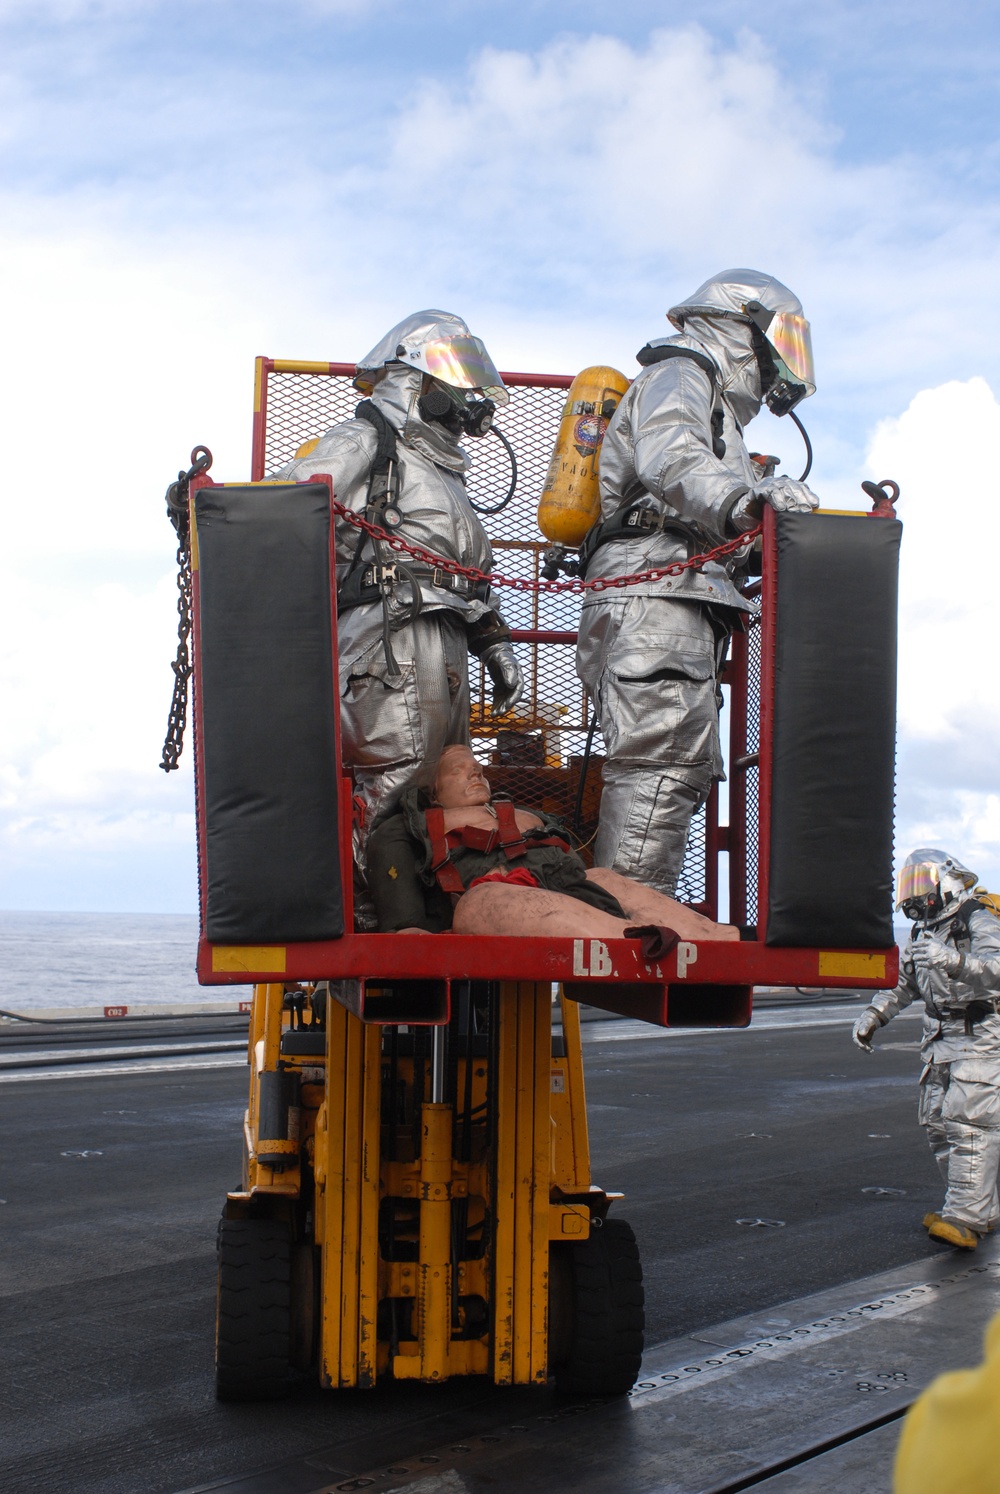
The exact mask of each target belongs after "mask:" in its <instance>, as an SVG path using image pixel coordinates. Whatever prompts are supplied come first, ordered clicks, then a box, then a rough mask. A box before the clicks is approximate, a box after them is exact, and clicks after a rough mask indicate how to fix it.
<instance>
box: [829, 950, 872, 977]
mask: <svg viewBox="0 0 1000 1494" xmlns="http://www.w3.org/2000/svg"><path fill="white" fill-rule="evenodd" d="M819 973H820V975H839V976H841V977H847V978H848V979H854V980H885V955H884V954H857V953H855V952H853V951H851V950H843V949H821V950H820V952H819Z"/></svg>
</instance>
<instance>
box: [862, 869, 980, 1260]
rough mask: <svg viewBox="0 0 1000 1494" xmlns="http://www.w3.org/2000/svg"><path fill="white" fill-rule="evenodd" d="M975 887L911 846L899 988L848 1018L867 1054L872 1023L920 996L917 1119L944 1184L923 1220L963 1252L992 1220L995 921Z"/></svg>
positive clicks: (901, 901)
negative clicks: (908, 927)
mask: <svg viewBox="0 0 1000 1494" xmlns="http://www.w3.org/2000/svg"><path fill="white" fill-rule="evenodd" d="M975 883H976V878H975V876H974V874H973V873H972V872H970V871H969V869H968V868H967V867H965V866H963V865H962V863H961V862H960V861H958V860H957V858H956V857H954V856H950V855H949V854H948V853H947V852H946V851H939V850H933V849H930V848H922V849H920V850H916V851H913V852H911V854H910V855H909V856H908V857H907V858H906V861H905V862H904V863H903V868H902V870H901V872H900V874H899V887H898V898H897V907H899V908H901V909H902V910H903V912H904V913H905V914H906V916H907V917H908V918H911V919H913V920H914V927H913V930H912V932H911V934H910V939H909V942H908V944H907V945H906V948H905V950H904V951H903V955H902V959H901V960H900V967H899V984H898V985H897V986H896V989H895V990H894V991H885V992H880V993H879V995H877V996H876V997H875V999H874V1001H873V1002H872V1003H871V1005H870V1006H868V1007H866V1009H865V1010H864V1011H863V1012H862V1014H861V1016H860V1017H859V1018H858V1020H857V1022H856V1023H855V1024H854V1041H855V1042H856V1043H857V1044H858V1046H859V1047H860V1048H863V1049H864V1050H865V1051H866V1052H869V1053H870V1052H871V1051H872V1038H873V1036H874V1035H875V1033H876V1032H877V1031H878V1029H879V1028H880V1027H884V1026H885V1024H886V1023H887V1022H891V1021H892V1019H893V1017H897V1016H898V1015H899V1013H900V1012H901V1011H903V1010H904V1009H905V1008H906V1007H908V1006H909V1005H910V1004H911V1002H913V1001H918V1000H921V1001H923V1004H924V1030H923V1039H922V1042H921V1056H922V1058H923V1061H924V1068H923V1072H922V1073H921V1076H920V1108H919V1118H920V1122H921V1124H922V1125H923V1126H924V1127H925V1128H926V1131H927V1139H928V1141H929V1142H930V1146H931V1151H932V1152H933V1153H934V1156H935V1158H936V1160H937V1164H938V1167H939V1168H940V1170H941V1175H942V1177H943V1178H944V1181H945V1184H946V1186H947V1192H946V1193H945V1200H944V1203H943V1205H942V1207H941V1211H940V1213H937V1212H934V1213H931V1214H927V1215H926V1216H925V1218H924V1225H925V1227H926V1228H927V1231H928V1234H929V1235H930V1236H931V1238H932V1239H934V1240H940V1241H942V1242H943V1243H945V1244H948V1245H954V1246H957V1247H958V1248H959V1249H963V1250H975V1248H976V1246H977V1244H978V1243H979V1239H980V1237H981V1236H982V1235H984V1234H987V1233H988V1232H990V1231H992V1230H993V1229H995V1228H996V1225H997V1222H998V1220H1000V1206H998V1201H997V1171H998V1168H1000V918H997V917H996V915H995V914H994V913H993V912H992V910H991V909H990V908H988V907H986V906H984V904H983V903H981V902H980V901H978V899H977V898H976V895H975V893H974V892H973V891H972V889H973V888H974V886H975Z"/></svg>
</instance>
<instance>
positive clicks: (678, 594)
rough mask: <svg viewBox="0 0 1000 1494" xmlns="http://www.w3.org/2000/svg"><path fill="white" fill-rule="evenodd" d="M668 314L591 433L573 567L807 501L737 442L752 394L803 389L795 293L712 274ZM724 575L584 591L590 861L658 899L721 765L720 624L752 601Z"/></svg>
mask: <svg viewBox="0 0 1000 1494" xmlns="http://www.w3.org/2000/svg"><path fill="white" fill-rule="evenodd" d="M669 316H670V320H671V322H673V324H674V326H675V327H676V328H677V329H678V335H677V336H673V337H667V338H659V339H657V340H655V341H653V342H651V343H649V344H647V346H646V347H645V348H643V349H642V351H641V352H640V353H639V354H638V361H639V362H640V363H641V364H643V365H644V367H643V368H642V369H641V371H640V372H639V373H638V374H637V375H636V377H635V379H634V380H633V382H632V385H631V388H630V389H629V391H628V393H627V394H626V395H625V396H624V397H623V399H622V400H621V403H620V404H619V405H618V408H617V410H616V411H615V413H614V415H613V416H612V418H611V422H610V424H609V426H608V429H607V432H606V434H605V436H604V442H603V445H602V447H601V455H600V488H601V520H600V522H599V523H598V524H597V525H596V526H595V528H594V529H593V530H591V532H590V534H589V535H588V536H587V538H586V540H585V541H584V544H583V546H582V548H581V560H582V562H583V566H584V570H585V574H586V576H587V579H588V580H593V579H594V578H595V577H599V576H623V575H634V574H635V573H636V572H639V571H644V570H649V569H653V568H654V567H660V566H665V565H670V564H671V563H672V562H675V561H678V560H686V559H688V558H689V557H690V556H692V555H696V554H701V553H703V552H704V551H706V550H710V549H713V548H714V547H716V546H717V545H719V544H722V543H723V542H724V541H726V540H731V539H733V538H734V537H735V536H736V535H738V534H740V533H742V532H744V531H745V530H748V529H751V528H753V527H754V525H756V524H757V523H758V521H759V519H760V515H761V512H762V505H763V504H764V503H768V504H770V505H771V507H772V508H774V509H777V510H783V509H796V510H809V509H813V508H815V507H816V506H817V499H816V497H815V495H814V494H813V493H812V492H810V490H809V488H807V487H806V486H805V484H804V483H802V482H795V481H793V480H792V479H790V478H787V477H765V476H764V471H765V469H763V468H761V467H760V466H757V465H755V464H754V462H752V461H751V459H750V453H749V452H748V450H747V447H746V445H745V443H744V440H743V430H744V427H745V426H746V424H747V422H748V421H750V420H752V419H753V417H754V416H755V415H756V414H757V413H758V411H759V410H760V407H761V404H762V403H763V402H764V401H766V402H767V404H768V406H769V408H770V409H771V410H772V411H773V412H774V413H775V414H785V413H787V412H788V411H789V410H790V409H791V408H792V407H793V406H794V405H795V404H797V403H798V402H799V400H801V399H803V398H805V397H806V395H808V394H812V393H813V391H814V389H815V384H814V382H813V373H812V355H811V351H810V343H809V324H808V322H807V321H806V320H805V318H804V317H803V316H802V306H801V304H800V303H799V301H798V300H797V298H796V297H795V296H793V295H792V293H791V291H789V290H788V289H787V288H786V287H785V286H783V285H782V284H781V283H780V282H779V281H777V280H775V279H773V278H772V277H771V276H770V275H763V274H761V273H759V272H758V271H756V270H724V271H723V272H722V273H721V274H719V275H716V276H715V277H713V279H711V280H708V281H706V283H705V284H704V285H703V286H701V287H700V288H699V289H698V290H697V291H695V293H694V295H693V296H691V297H689V298H688V300H686V301H683V302H681V303H680V305H678V306H674V307H673V308H672V309H671V311H670V312H669ZM738 570H739V567H738V565H737V563H736V562H731V563H728V564H726V565H722V564H716V563H713V564H709V565H706V566H705V567H704V569H703V570H701V571H685V572H683V574H682V575H680V576H674V577H670V576H667V577H664V578H663V579H662V580H660V581H655V582H646V583H640V584H638V585H634V586H630V587H626V588H624V589H623V590H618V589H615V590H613V591H612V590H609V591H604V592H599V593H595V592H588V593H587V594H586V596H585V598H584V604H583V610H582V616H581V619H580V630H579V643H578V645H577V673H578V674H579V676H580V679H581V680H582V682H583V684H584V686H585V687H586V689H587V691H588V693H589V694H590V696H591V698H592V699H593V701H594V703H595V706H596V709H597V713H598V718H599V720H600V724H601V731H602V733H603V736H604V745H605V753H606V761H605V766H604V792H603V796H602V799H601V819H600V828H599V831H598V836H597V842H596V845H595V849H594V859H595V861H596V862H597V864H598V865H599V866H607V867H613V868H614V869H615V870H616V871H619V872H622V873H624V874H625V875H626V876H629V877H636V878H639V879H641V880H642V881H643V882H644V883H645V884H647V885H648V886H650V887H655V888H658V889H659V890H660V891H661V892H664V893H668V894H669V893H672V892H673V891H674V888H675V886H676V884H677V877H678V875H679V873H680V870H681V866H682V864H683V861H684V852H685V848H686V844H687V834H688V827H689V824H690V821H691V816H692V815H693V814H694V813H695V811H696V810H697V809H699V808H700V807H701V805H702V804H703V803H704V802H705V799H706V798H707V796H708V792H709V789H710V788H711V785H712V782H713V780H715V779H717V778H720V777H722V754H721V751H720V747H719V703H718V690H717V684H716V679H717V675H718V672H719V669H720V667H721V664H722V662H723V659H724V657H725V651H726V647H727V645H728V639H729V634H730V632H731V631H732V627H733V622H734V619H735V618H736V617H737V616H738V615H739V613H741V612H747V611H750V610H751V609H752V607H753V605H754V604H753V603H750V602H748V600H747V598H746V597H745V596H744V595H743V594H742V593H741V592H740V591H739V590H738V589H737V587H736V585H735V584H734V582H735V580H736V579H738Z"/></svg>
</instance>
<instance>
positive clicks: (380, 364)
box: [276, 311, 519, 828]
mask: <svg viewBox="0 0 1000 1494" xmlns="http://www.w3.org/2000/svg"><path fill="white" fill-rule="evenodd" d="M472 344H476V346H478V348H479V350H480V352H481V354H482V357H483V358H484V359H485V365H484V366H482V367H481V369H480V374H477V373H475V372H472V373H470V374H468V377H467V379H466V384H467V386H468V379H469V378H476V379H477V385H478V387H482V386H483V384H484V383H486V381H487V380H489V382H490V387H488V388H487V390H486V392H487V393H490V394H492V395H494V396H495V397H498V398H502V399H504V400H505V399H506V392H505V391H504V390H503V386H502V384H501V383H500V382H499V375H496V374H495V370H493V368H492V364H490V363H489V359H488V355H486V354H485V349H483V348H482V344H481V343H478V342H477V340H476V339H471V338H470V337H469V330H468V328H467V326H466V325H465V323H464V322H463V321H462V320H461V319H460V318H459V317H455V316H451V315H450V314H449V313H447V312H442V311H423V312H417V313H415V314H414V315H413V316H410V317H407V318H406V319H405V320H404V321H402V322H400V323H399V325H398V326H396V327H394V328H393V329H392V330H391V332H389V333H388V334H387V335H386V336H385V338H383V339H382V341H381V342H380V343H379V344H377V345H376V347H375V348H373V349H372V352H371V353H370V354H369V355H368V357H367V358H365V359H362V360H361V362H360V363H359V364H358V378H357V380H356V383H357V385H358V387H359V388H360V389H361V390H362V392H366V393H369V394H370V399H371V403H372V404H373V405H374V406H375V407H376V409H377V411H378V412H380V414H381V415H382V416H383V417H384V419H385V421H386V422H388V424H389V425H390V426H391V427H392V430H393V432H394V433H395V437H396V441H395V446H396V451H395V462H396V473H395V491H394V494H392V495H391V496H392V506H393V507H394V509H395V512H394V513H391V514H390V515H389V518H388V519H387V520H386V523H385V524H384V525H383V527H389V522H390V520H391V521H394V528H395V532H397V533H398V534H400V535H401V537H402V538H404V539H406V540H409V541H412V542H413V543H415V544H418V545H421V546H423V547H424V548H425V549H427V550H430V551H431V552H433V553H434V554H436V555H442V556H445V557H447V558H449V559H453V560H458V561H460V562H461V563H462V564H463V565H469V566H475V567H476V568H477V569H479V570H482V571H485V572H486V573H487V574H489V572H490V571H491V569H492V564H493V557H492V552H491V550H490V544H489V541H488V539H487V538H486V534H485V532H484V530H483V527H482V524H481V523H480V520H479V518H478V516H477V514H476V513H475V511H474V509H473V508H472V506H471V504H470V503H469V499H468V496H467V494H466V490H465V481H464V474H465V472H466V471H467V469H468V466H469V461H468V458H467V456H466V455H465V453H464V451H463V450H462V448H461V446H460V445H459V444H458V436H459V434H461V432H460V430H456V429H454V428H453V426H449V425H446V424H443V423H442V422H441V420H440V419H424V417H423V415H422V413H421V404H422V399H421V396H422V392H423V393H426V390H427V388H428V386H429V385H430V384H436V381H435V380H432V379H431V378H430V376H429V374H428V372H427V368H428V358H427V356H426V354H427V353H428V351H429V352H430V353H431V355H432V358H433V355H434V354H435V352H437V353H438V354H441V352H442V350H443V361H442V359H441V358H439V359H438V361H437V362H434V361H431V363H430V367H432V368H436V369H437V368H440V369H442V370H443V372H442V377H443V378H444V377H445V376H447V380H448V381H450V380H451V379H452V378H455V379H457V378H460V377H462V375H461V372H459V373H456V372H455V358H454V356H453V355H454V350H455V348H456V347H457V348H458V349H459V351H461V349H462V348H466V347H468V346H470V345H472ZM403 354H406V355H407V356H408V357H409V358H410V359H411V360H412V363H413V364H414V365H415V366H408V365H407V363H404V362H402V361H400V355H403ZM474 357H475V354H474V353H473V358H474ZM449 359H450V362H449ZM473 367H474V364H473ZM480 375H481V376H480ZM494 377H495V379H496V381H497V385H498V387H495V386H494V385H493V382H492V380H493V378H494ZM438 393H439V394H440V390H439V389H438ZM462 393H463V392H462V391H461V390H460V391H459V396H460V397H461V396H462ZM445 403H446V402H445ZM424 408H426V406H424ZM490 408H491V409H492V406H491V407H490ZM379 440H380V435H379V430H378V427H377V425H375V424H372V423H370V422H369V421H368V420H365V419H357V418H355V419H353V420H346V421H344V422H343V423H342V424H340V425H338V426H335V427H334V429H333V430H330V431H328V432H327V433H326V434H325V435H324V436H322V437H321V438H320V439H319V441H318V442H316V443H315V444H314V445H313V446H312V448H311V449H309V450H308V453H307V454H301V455H299V456H298V457H297V458H296V460H294V461H292V462H289V463H288V465H287V466H286V467H284V468H283V469H282V470H281V471H280V472H279V473H277V474H276V475H277V476H278V477H281V478H285V479H295V480H298V481H302V480H305V479H307V478H309V477H310V476H312V475H313V474H315V473H320V472H328V473H330V475H331V476H332V478H333V485H334V493H335V496H336V497H337V499H338V500H339V501H340V502H341V503H343V504H344V505H345V506H346V507H348V508H351V509H353V510H354V511H355V512H357V513H364V512H365V509H366V507H367V505H368V502H369V494H370V480H371V477H372V470H373V464H374V462H375V458H376V452H377V449H378V446H379ZM335 538H336V547H337V590H338V598H339V599H340V604H339V605H340V608H341V609H342V610H340V616H339V620H338V631H339V645H340V661H339V662H340V698H341V732H342V743H343V755H344V762H345V763H346V764H349V765H350V766H351V767H353V768H354V770H355V783H356V791H357V793H358V794H359V795H360V797H361V798H362V800H363V803H364V807H365V821H366V824H367V826H368V827H369V828H370V827H371V826H372V825H373V824H374V823H375V822H376V821H377V820H379V819H380V818H381V817H382V816H383V815H385V814H386V813H389V812H390V811H391V810H392V809H393V808H394V807H395V804H396V802H397V800H398V799H399V796H400V794H401V793H402V792H403V790H404V789H406V788H408V787H410V786H411V785H413V784H416V785H419V786H429V781H430V778H431V777H432V776H433V773H434V766H435V764H436V763H437V760H438V758H439V756H440V754H441V751H442V749H443V748H444V747H445V746H447V745H449V744H450V743H454V742H462V743H467V742H468V741H469V684H468V654H469V648H470V644H471V646H472V647H473V648H474V649H475V650H476V652H478V653H479V654H480V657H482V658H483V659H484V662H486V663H487V667H488V668H489V670H490V673H491V674H492V675H493V678H494V681H495V682H497V695H495V696H494V710H495V711H498V710H499V709H501V708H502V709H509V707H510V706H511V705H513V703H514V701H515V699H516V697H517V695H518V694H519V688H518V686H519V679H518V676H517V669H516V664H515V663H514V660H513V652H512V650H511V647H510V644H509V642H499V643H497V642H495V641H494V642H491V641H490V639H491V635H492V637H493V638H494V639H495V638H500V639H505V638H506V636H507V635H506V629H505V627H504V625H503V623H502V619H501V618H500V615H499V608H498V606H497V603H496V600H495V598H494V596H493V594H492V592H491V591H490V590H489V587H488V585H486V584H485V583H478V585H477V584H476V583H473V582H471V581H468V582H467V581H465V580H464V578H460V577H453V576H451V575H449V574H448V573H446V572H444V571H437V570H432V569H431V568H430V567H428V566H426V565H421V564H419V563H418V562H416V561H410V560H409V559H408V557H406V556H402V557H400V556H397V554H396V553H394V552H392V551H389V550H383V552H382V558H383V560H384V561H385V562H386V563H393V562H398V561H399V560H400V559H402V560H403V562H404V566H399V567H397V571H398V579H397V580H394V581H388V580H385V581H384V590H383V584H382V583H383V577H382V576H381V575H380V574H379V570H378V560H379V557H378V556H377V555H376V554H375V552H374V550H373V548H372V545H371V542H370V541H369V540H364V548H363V549H362V550H361V551H360V552H358V557H357V562H356V564H355V566H354V572H353V580H354V582H355V583H356V585H360V584H362V583H363V584H364V587H365V590H364V591H363V592H361V593H360V595H361V596H363V597H365V598H367V599H366V600H363V601H361V602H360V603H357V602H356V603H355V604H354V605H350V606H348V607H346V609H345V608H344V601H343V598H344V589H345V581H346V579H347V578H348V575H349V573H350V571H351V562H352V559H353V558H354V557H355V552H356V550H357V546H358V543H359V538H360V536H359V531H358V530H356V529H354V528H352V527H351V526H350V525H348V524H347V523H346V522H345V521H343V520H341V519H338V520H337V524H336V534H335ZM386 624H387V626H386ZM386 636H388V641H389V649H388V650H387V649H386V646H385V645H386ZM498 656H499V663H498ZM491 659H492V661H493V663H492V664H491ZM497 664H498V667H494V665H497ZM499 668H502V670H503V672H504V678H505V681H506V688H505V689H504V690H503V691H501V688H500V685H499V681H498V669H499Z"/></svg>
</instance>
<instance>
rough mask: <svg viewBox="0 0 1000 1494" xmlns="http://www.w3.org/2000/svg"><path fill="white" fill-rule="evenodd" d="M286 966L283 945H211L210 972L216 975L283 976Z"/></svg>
mask: <svg viewBox="0 0 1000 1494" xmlns="http://www.w3.org/2000/svg"><path fill="white" fill-rule="evenodd" d="M286 964H287V959H286V950H285V946H284V945H283V944H213V945H212V971H213V973H214V974H217V975H221V974H224V973H226V972H232V971H240V972H241V973H244V974H250V973H252V974H254V975H284V973H285V966H286Z"/></svg>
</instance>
